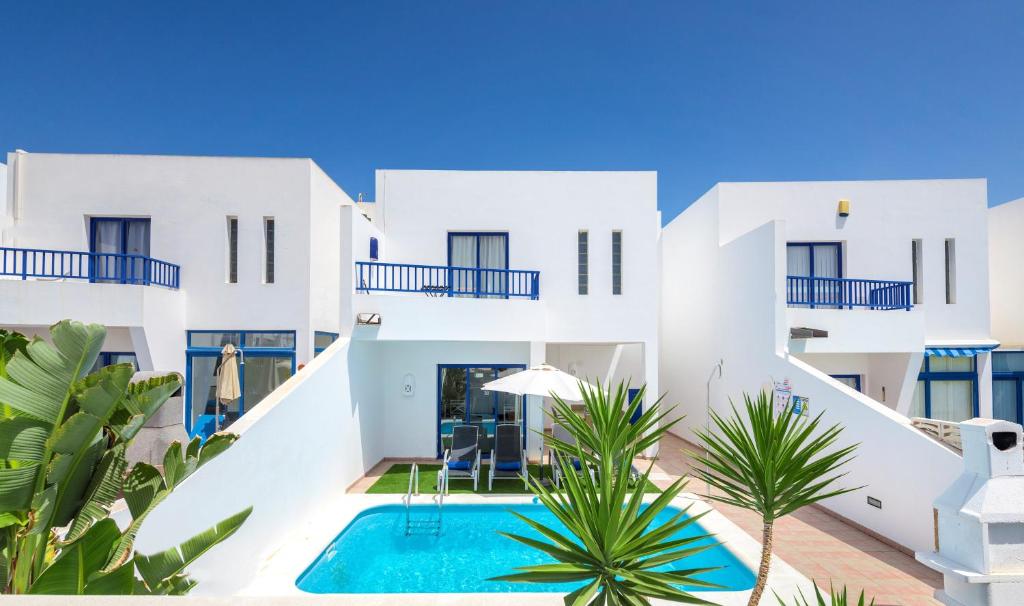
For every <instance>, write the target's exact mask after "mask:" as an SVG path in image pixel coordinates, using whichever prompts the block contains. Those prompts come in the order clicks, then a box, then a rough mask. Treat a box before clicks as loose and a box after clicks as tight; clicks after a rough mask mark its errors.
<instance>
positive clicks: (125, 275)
mask: <svg viewBox="0 0 1024 606" xmlns="http://www.w3.org/2000/svg"><path fill="white" fill-rule="evenodd" d="M0 276H14V277H17V278H21V279H22V280H28V279H29V278H33V279H44V280H64V279H72V280H89V281H90V282H101V283H113V284H140V285H147V286H148V285H156V286H166V287H167V288H174V289H176V288H178V287H179V285H180V282H181V267H180V266H178V265H175V264H173V263H168V262H167V261H162V260H160V259H154V258H153V257H148V256H145V255H135V254H122V253H99V252H85V251H79V250H47V249H42V248H11V247H0Z"/></svg>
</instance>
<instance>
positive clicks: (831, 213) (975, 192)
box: [715, 179, 990, 340]
mask: <svg viewBox="0 0 1024 606" xmlns="http://www.w3.org/2000/svg"><path fill="white" fill-rule="evenodd" d="M715 189H716V190H717V193H718V199H719V209H720V219H719V221H720V229H719V241H720V242H721V243H725V242H729V241H730V240H732V239H733V238H735V237H737V236H739V235H740V234H743V233H745V232H748V231H750V230H751V229H754V228H756V227H758V226H760V225H763V224H764V223H766V222H767V221H771V220H782V221H785V235H784V237H785V239H786V240H787V241H791V242H803V241H839V242H843V244H844V246H843V265H844V271H843V275H844V276H845V277H848V278H866V279H882V280H910V279H911V272H912V264H911V253H910V248H911V241H912V240H915V239H920V240H921V241H922V246H923V249H924V250H923V255H922V256H923V265H924V272H923V287H924V298H923V303H920V304H918V305H916V306H915V308H917V309H918V310H919V311H921V312H923V313H924V316H925V337H926V338H927V339H929V340H936V339H949V340H964V339H980V340H984V339H987V338H989V336H990V334H989V303H988V291H989V286H988V285H989V282H988V262H987V257H988V218H987V214H986V213H987V208H988V195H987V184H986V181H985V180H984V179H941V180H917V181H820V182H791V183H720V184H718V185H716V186H715ZM840 199H847V200H849V201H850V216H849V217H846V218H842V217H839V215H838V214H837V206H838V202H839V200H840ZM947 238H953V239H955V240H956V303H955V304H952V305H947V304H946V302H945V278H944V276H945V263H944V259H945V255H944V246H945V240H946V239H947Z"/></svg>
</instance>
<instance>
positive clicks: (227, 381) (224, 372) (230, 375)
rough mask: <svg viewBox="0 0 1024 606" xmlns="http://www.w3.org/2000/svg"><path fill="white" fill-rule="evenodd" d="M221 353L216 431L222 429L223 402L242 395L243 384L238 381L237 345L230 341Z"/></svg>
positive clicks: (215, 417) (215, 414)
mask: <svg viewBox="0 0 1024 606" xmlns="http://www.w3.org/2000/svg"><path fill="white" fill-rule="evenodd" d="M220 353H221V357H220V370H219V371H218V372H217V404H216V410H215V411H214V417H213V429H214V431H220V405H221V403H222V402H223V403H224V404H230V403H231V402H234V401H235V400H237V399H238V398H240V397H242V386H241V385H240V384H239V382H238V360H237V359H236V356H237V352H236V351H235V346H234V345H232V344H231V343H228V344H227V345H225V346H224V349H222V350H221V352H220Z"/></svg>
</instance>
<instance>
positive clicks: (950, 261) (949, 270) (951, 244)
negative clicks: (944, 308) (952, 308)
mask: <svg viewBox="0 0 1024 606" xmlns="http://www.w3.org/2000/svg"><path fill="white" fill-rule="evenodd" d="M946 303H947V304H949V305H952V304H953V303H956V240H954V239H953V238H946Z"/></svg>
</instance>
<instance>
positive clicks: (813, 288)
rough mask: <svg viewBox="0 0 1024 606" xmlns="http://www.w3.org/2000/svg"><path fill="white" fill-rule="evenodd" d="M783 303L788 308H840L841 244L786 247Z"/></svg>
mask: <svg viewBox="0 0 1024 606" xmlns="http://www.w3.org/2000/svg"><path fill="white" fill-rule="evenodd" d="M786 276H787V279H786V301H787V303H788V304H789V305H790V306H791V307H811V308H818V309H836V308H840V309H841V308H842V306H843V302H844V299H843V290H842V289H841V288H839V287H838V284H840V282H839V281H838V280H836V278H842V277H843V245H842V243H841V242H787V243H786Z"/></svg>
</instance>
